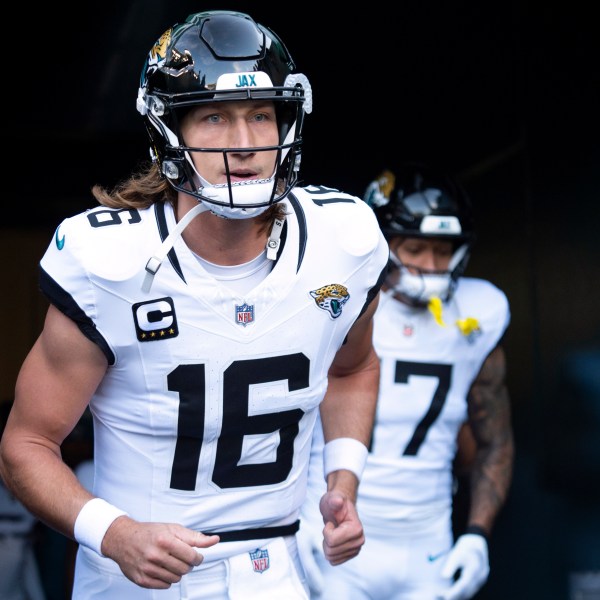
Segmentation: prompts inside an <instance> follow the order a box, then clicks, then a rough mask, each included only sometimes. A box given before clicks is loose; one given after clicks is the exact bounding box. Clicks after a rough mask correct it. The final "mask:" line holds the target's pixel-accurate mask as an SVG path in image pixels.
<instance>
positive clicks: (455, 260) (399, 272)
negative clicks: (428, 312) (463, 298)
mask: <svg viewBox="0 0 600 600" xmlns="http://www.w3.org/2000/svg"><path fill="white" fill-rule="evenodd" d="M468 255H469V246H468V244H461V245H460V246H459V247H458V248H456V250H455V251H454V253H453V254H452V258H451V259H450V263H449V265H448V269H446V270H440V271H438V270H431V269H422V268H420V267H417V266H416V265H411V264H408V263H403V262H402V261H401V260H400V259H399V258H398V257H397V256H396V254H395V253H394V252H390V263H391V265H390V267H391V268H390V274H389V275H388V278H387V281H386V283H387V285H388V287H389V288H390V289H391V290H392V291H393V292H394V293H395V294H398V295H399V296H400V297H401V298H402V299H403V300H405V301H406V303H407V304H410V305H411V306H416V307H426V306H427V305H428V304H429V302H430V301H431V300H432V299H433V298H439V299H440V300H441V301H442V302H448V301H449V300H450V299H451V298H452V295H453V293H454V290H455V289H456V286H457V285H458V279H459V278H460V276H461V275H462V274H463V272H464V270H465V268H466V264H467V262H468V259H469V256H468Z"/></svg>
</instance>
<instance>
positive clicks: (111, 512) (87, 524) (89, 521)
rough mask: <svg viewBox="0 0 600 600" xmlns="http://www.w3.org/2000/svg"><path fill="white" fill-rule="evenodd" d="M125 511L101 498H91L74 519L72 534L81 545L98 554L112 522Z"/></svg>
mask: <svg viewBox="0 0 600 600" xmlns="http://www.w3.org/2000/svg"><path fill="white" fill-rule="evenodd" d="M126 514H127V513H126V512H125V511H124V510H120V509H118V508H117V507H116V506H113V505H112V504H109V503H108V502H106V500H102V498H93V499H92V500H90V501H89V502H86V503H85V504H84V505H83V508H82V509H81V510H80V511H79V514H78V515H77V519H75V527H74V530H73V534H74V536H75V539H76V540H77V542H78V543H79V544H81V545H82V546H86V547H87V548H90V549H91V550H93V551H94V552H96V553H97V554H99V555H100V556H104V554H102V550H101V547H102V540H103V539H104V534H105V533H106V531H107V530H108V528H109V527H110V526H111V525H112V522H113V521H114V520H115V519H116V518H117V517H120V516H122V515H126Z"/></svg>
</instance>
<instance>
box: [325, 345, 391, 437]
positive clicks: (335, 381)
mask: <svg viewBox="0 0 600 600" xmlns="http://www.w3.org/2000/svg"><path fill="white" fill-rule="evenodd" d="M378 385H379V360H378V358H377V356H376V355H375V353H373V354H372V355H371V356H370V357H369V359H368V364H367V366H366V367H365V368H364V369H362V370H361V371H358V372H355V373H352V374H350V375H342V376H337V375H333V374H330V378H329V386H328V388H327V394H326V396H325V398H324V399H323V402H322V403H321V419H322V421H323V434H324V436H325V441H326V442H328V441H330V440H332V439H335V438H340V437H351V438H355V439H357V440H359V441H361V442H362V443H363V444H365V446H368V445H369V442H370V439H371V433H372V430H373V420H374V418H375V408H376V406H377V393H378Z"/></svg>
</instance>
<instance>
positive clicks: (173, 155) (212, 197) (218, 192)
mask: <svg viewBox="0 0 600 600" xmlns="http://www.w3.org/2000/svg"><path fill="white" fill-rule="evenodd" d="M253 99H261V100H265V99H266V100H269V101H273V102H274V104H275V109H276V114H277V123H278V128H279V144H278V145H277V146H269V147H263V148H254V149H253V151H254V152H257V151H258V152H260V151H273V150H276V151H277V162H276V166H275V171H274V173H273V176H272V177H271V178H269V179H266V180H261V181H257V182H231V181H230V180H228V183H227V184H217V185H213V184H211V183H209V182H207V181H206V180H204V179H202V178H201V176H200V174H199V173H198V172H197V170H196V169H195V167H194V164H193V161H192V158H191V154H190V153H191V152H218V153H221V154H222V155H223V160H224V162H225V169H226V172H227V174H228V175H229V167H228V154H229V153H231V152H236V151H237V152H240V151H246V152H247V150H248V149H247V148H246V149H243V148H237V149H236V148H190V147H187V146H185V145H184V143H183V140H182V137H181V133H180V126H179V125H180V123H181V119H182V118H183V116H184V115H185V113H186V112H187V111H189V109H190V108H191V107H194V106H197V105H199V104H203V103H213V102H223V101H230V100H253ZM137 110H138V111H139V112H140V113H141V114H142V115H143V117H144V120H145V124H146V128H147V131H148V135H149V137H150V155H151V158H152V160H153V161H155V162H157V163H158V166H159V168H160V171H161V173H162V174H163V175H164V176H165V177H166V178H167V180H168V181H169V183H170V184H171V185H172V186H173V187H174V188H175V189H176V190H179V191H183V192H186V193H189V194H191V195H193V196H195V197H196V198H197V199H198V200H201V201H202V202H204V203H208V206H209V207H210V210H212V211H213V212H216V213H217V214H221V215H222V216H226V217H229V218H246V217H251V216H255V215H256V214H259V213H260V212H263V211H264V210H266V208H267V207H268V206H270V205H271V204H274V203H276V202H279V201H281V200H283V199H284V198H285V197H286V196H287V194H288V193H289V192H290V191H291V189H292V188H293V186H294V185H295V184H296V182H297V179H298V172H299V168H300V154H301V144H302V138H301V132H302V125H303V121H304V113H310V112H311V110H312V91H311V88H310V84H309V82H308V79H307V78H306V76H304V75H302V74H301V73H297V72H296V70H295V64H294V62H293V60H292V58H291V56H290V54H289V52H288V50H287V49H286V47H285V45H284V44H283V42H282V41H281V39H280V38H279V37H278V36H277V35H276V34H275V33H274V32H273V31H272V30H270V29H269V28H267V27H265V26H263V25H260V24H259V23H256V22H255V21H254V20H253V19H252V18H251V17H250V16H248V15H247V14H244V13H240V12H235V11H228V10H211V11H206V12H200V13H196V14H192V15H190V16H189V17H188V18H187V19H186V20H185V22H184V23H181V24H176V25H174V26H173V27H171V28H170V29H168V30H167V31H166V32H165V33H163V35H162V36H161V37H160V38H159V40H158V41H157V42H156V43H155V44H154V46H153V47H152V49H151V50H150V52H149V54H148V58H147V60H146V63H145V65H144V68H143V71H142V76H141V80H140V87H139V92H138V98H137Z"/></svg>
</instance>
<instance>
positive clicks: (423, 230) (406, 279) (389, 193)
mask: <svg viewBox="0 0 600 600" xmlns="http://www.w3.org/2000/svg"><path fill="white" fill-rule="evenodd" d="M364 200H365V202H367V204H369V205H370V206H371V207H372V208H373V211H374V212H375V215H376V216H377V221H378V222H379V226H380V228H381V230H382V232H383V234H384V235H385V237H386V239H388V240H390V239H391V238H394V237H396V236H402V237H417V238H438V239H445V240H451V241H452V242H453V245H454V253H453V255H452V259H451V261H450V265H449V268H448V270H447V271H443V272H430V271H424V270H422V269H416V268H411V269H410V270H409V269H407V268H406V266H405V265H403V264H402V263H401V261H400V260H399V258H398V257H397V256H395V255H394V254H393V253H391V254H390V262H391V267H392V268H398V269H400V278H399V280H398V282H397V283H396V284H395V285H393V288H394V289H395V291H396V292H397V293H399V294H400V295H402V296H403V297H404V298H406V299H407V300H408V301H410V302H411V303H413V304H417V305H425V304H427V303H429V301H430V300H431V299H432V298H440V299H441V300H442V301H444V302H445V301H448V300H449V299H450V298H451V297H452V294H453V293H454V290H455V288H456V285H457V282H458V279H459V277H460V276H461V275H462V274H463V273H464V270H465V268H466V266H467V263H468V260H469V256H470V253H471V247H472V245H473V242H474V240H475V230H474V223H473V214H472V208H471V202H470V199H469V197H468V195H467V193H466V191H465V190H464V188H463V187H462V186H461V185H460V183H459V182H458V180H457V179H456V178H455V177H453V176H452V175H450V174H449V173H448V172H446V171H443V170H441V169H437V168H435V167H432V166H430V165H427V164H423V163H418V162H408V163H405V164H403V165H402V166H401V167H400V168H399V169H398V170H396V171H391V170H384V171H383V172H382V173H381V174H380V175H379V176H378V177H377V178H376V179H374V180H373V181H372V182H371V183H370V184H369V185H368V187H367V190H366V192H365V195H364Z"/></svg>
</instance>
